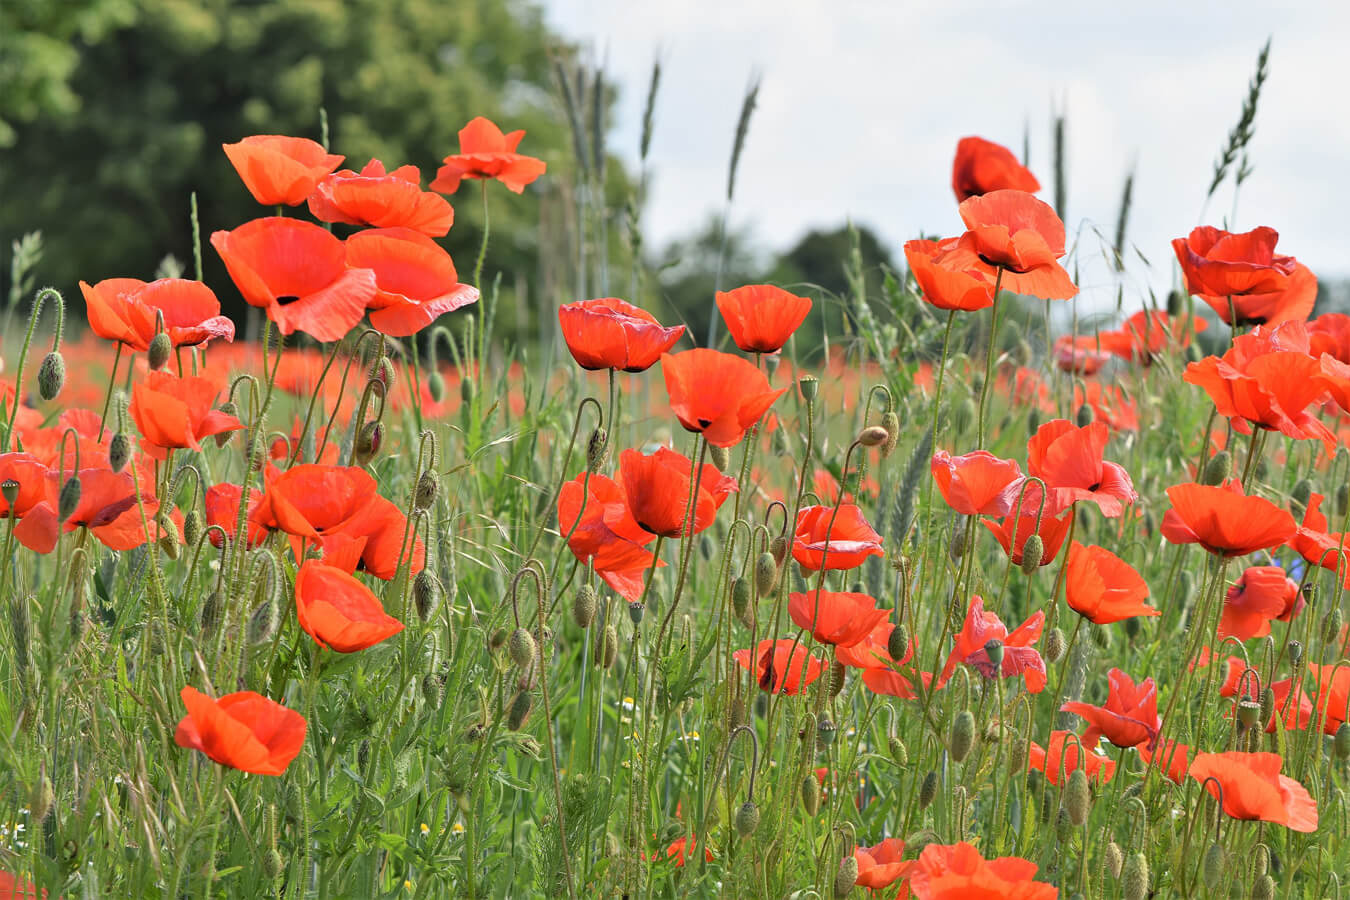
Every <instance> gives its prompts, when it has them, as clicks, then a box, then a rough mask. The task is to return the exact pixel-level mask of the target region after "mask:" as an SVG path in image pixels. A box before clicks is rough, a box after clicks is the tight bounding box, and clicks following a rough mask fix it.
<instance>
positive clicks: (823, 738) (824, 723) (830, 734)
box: [816, 719, 838, 748]
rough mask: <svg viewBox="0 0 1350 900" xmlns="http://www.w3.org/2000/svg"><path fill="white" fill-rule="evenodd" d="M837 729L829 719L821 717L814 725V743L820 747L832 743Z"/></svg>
mask: <svg viewBox="0 0 1350 900" xmlns="http://www.w3.org/2000/svg"><path fill="white" fill-rule="evenodd" d="M837 732H838V729H836V728H835V725H834V723H833V722H831V721H830V720H829V719H821V720H820V724H818V725H817V726H816V744H817V745H819V746H820V747H822V748H824V747H828V746H830V745H831V744H833V743H834V738H835V735H836V734H837Z"/></svg>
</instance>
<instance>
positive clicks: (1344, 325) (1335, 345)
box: [1308, 313, 1350, 364]
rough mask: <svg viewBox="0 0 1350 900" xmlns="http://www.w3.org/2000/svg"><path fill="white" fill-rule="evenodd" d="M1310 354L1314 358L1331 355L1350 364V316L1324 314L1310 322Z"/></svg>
mask: <svg viewBox="0 0 1350 900" xmlns="http://www.w3.org/2000/svg"><path fill="white" fill-rule="evenodd" d="M1308 352H1309V353H1310V354H1311V355H1313V356H1321V355H1322V354H1323V353H1327V354H1330V355H1331V356H1332V357H1333V358H1335V359H1336V360H1337V361H1338V362H1343V363H1347V364H1350V315H1346V314H1345V313H1322V315H1320V316H1318V317H1317V318H1315V319H1311V320H1310V321H1309V322H1308Z"/></svg>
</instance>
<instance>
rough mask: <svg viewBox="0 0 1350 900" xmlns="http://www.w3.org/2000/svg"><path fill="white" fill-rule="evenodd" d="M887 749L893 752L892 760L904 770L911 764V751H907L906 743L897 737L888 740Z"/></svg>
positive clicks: (892, 736) (893, 736)
mask: <svg viewBox="0 0 1350 900" xmlns="http://www.w3.org/2000/svg"><path fill="white" fill-rule="evenodd" d="M886 748H887V749H888V750H890V751H891V759H893V760H895V764H896V765H897V766H900V767H901V768H902V769H903V768H904V767H905V765H906V764H907V763H908V762H909V751H908V750H907V749H905V742H904V741H902V740H900V738H898V737H896V736H895V735H891V736H890V737H888V738H887V739H886Z"/></svg>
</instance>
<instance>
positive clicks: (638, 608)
mask: <svg viewBox="0 0 1350 900" xmlns="http://www.w3.org/2000/svg"><path fill="white" fill-rule="evenodd" d="M646 612H647V606H646V604H644V603H630V604H628V618H630V619H632V620H633V624H634V625H641V624H642V616H643V614H644V613H646Z"/></svg>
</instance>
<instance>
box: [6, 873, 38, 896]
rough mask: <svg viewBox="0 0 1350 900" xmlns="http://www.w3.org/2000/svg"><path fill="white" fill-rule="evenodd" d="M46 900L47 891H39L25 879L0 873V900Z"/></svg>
mask: <svg viewBox="0 0 1350 900" xmlns="http://www.w3.org/2000/svg"><path fill="white" fill-rule="evenodd" d="M39 897H41V898H42V900H47V889H46V888H41V889H39V888H38V886H37V885H35V884H33V882H31V881H29V880H28V879H26V878H19V877H18V876H15V875H11V874H10V873H9V872H0V900H38V898H39Z"/></svg>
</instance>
